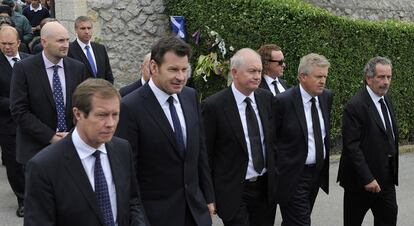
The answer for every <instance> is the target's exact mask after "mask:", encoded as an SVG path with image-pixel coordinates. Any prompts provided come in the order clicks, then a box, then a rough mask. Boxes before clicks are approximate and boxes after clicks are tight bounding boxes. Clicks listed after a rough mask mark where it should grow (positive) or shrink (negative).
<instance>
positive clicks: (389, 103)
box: [384, 95, 398, 141]
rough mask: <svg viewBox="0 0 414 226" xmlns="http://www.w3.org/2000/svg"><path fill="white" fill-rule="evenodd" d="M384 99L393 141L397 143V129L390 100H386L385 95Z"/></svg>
mask: <svg viewBox="0 0 414 226" xmlns="http://www.w3.org/2000/svg"><path fill="white" fill-rule="evenodd" d="M384 99H385V103H386V104H387V107H388V111H389V113H390V116H391V123H392V130H393V132H394V136H395V140H396V141H398V127H397V121H396V120H395V112H394V107H393V105H392V103H391V100H390V98H388V96H387V95H385V96H384Z"/></svg>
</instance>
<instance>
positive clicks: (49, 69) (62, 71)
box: [42, 51, 66, 106]
mask: <svg viewBox="0 0 414 226" xmlns="http://www.w3.org/2000/svg"><path fill="white" fill-rule="evenodd" d="M42 56H43V62H45V67H46V73H47V78H48V79H49V84H50V89H51V90H52V94H53V66H55V64H54V63H52V62H50V60H48V59H47V57H46V56H45V52H44V51H42ZM56 65H59V66H60V67H59V70H58V75H59V80H60V84H61V85H62V93H63V103H64V104H65V106H66V79H65V68H64V67H63V59H60V61H59V62H58V63H57V64H56Z"/></svg>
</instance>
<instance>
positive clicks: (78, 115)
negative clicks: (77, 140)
mask: <svg viewBox="0 0 414 226" xmlns="http://www.w3.org/2000/svg"><path fill="white" fill-rule="evenodd" d="M72 112H73V119H75V120H76V121H79V119H80V118H81V115H82V112H81V111H80V110H79V109H78V108H77V107H74V108H72Z"/></svg>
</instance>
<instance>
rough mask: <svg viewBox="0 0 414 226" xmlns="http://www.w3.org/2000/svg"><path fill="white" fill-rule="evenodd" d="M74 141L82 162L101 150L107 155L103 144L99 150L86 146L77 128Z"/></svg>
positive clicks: (73, 135) (73, 134) (73, 137)
mask: <svg viewBox="0 0 414 226" xmlns="http://www.w3.org/2000/svg"><path fill="white" fill-rule="evenodd" d="M72 141H73V145H74V146H75V148H76V151H77V152H78V154H79V158H80V159H81V160H82V159H85V158H87V157H89V156H91V155H92V154H93V153H95V151H96V150H99V151H101V152H102V153H105V154H107V151H106V147H105V144H101V146H99V147H98V148H93V147H91V146H89V145H88V144H86V143H85V142H84V141H83V140H82V138H81V137H80V135H79V133H78V128H76V127H75V129H74V130H73V133H72Z"/></svg>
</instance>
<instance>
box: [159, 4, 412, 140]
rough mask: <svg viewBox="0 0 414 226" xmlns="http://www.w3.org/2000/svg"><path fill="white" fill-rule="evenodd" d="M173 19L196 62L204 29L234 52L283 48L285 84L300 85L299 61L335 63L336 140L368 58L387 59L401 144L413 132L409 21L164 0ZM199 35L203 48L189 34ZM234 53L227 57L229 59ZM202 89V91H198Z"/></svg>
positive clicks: (292, 7)
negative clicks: (180, 20) (180, 21)
mask: <svg viewBox="0 0 414 226" xmlns="http://www.w3.org/2000/svg"><path fill="white" fill-rule="evenodd" d="M165 1H166V4H167V13H168V14H169V15H182V16H184V17H185V20H186V24H185V25H186V27H185V28H186V32H187V36H188V37H190V38H188V40H187V41H188V42H189V43H190V44H191V45H192V46H193V47H194V57H193V61H194V60H195V59H196V58H197V56H198V55H200V54H206V53H208V52H209V51H210V50H209V48H208V47H209V46H207V45H206V44H205V43H206V39H207V38H208V35H207V34H206V28H205V26H208V27H210V28H211V29H212V30H214V31H217V32H218V33H219V34H220V35H221V36H222V37H223V39H224V40H225V41H226V45H227V46H230V45H232V46H233V47H235V49H236V50H237V49H240V48H243V47H250V48H253V49H258V47H260V46H261V45H262V44H264V43H276V44H278V45H280V46H281V47H282V49H283V52H284V55H285V60H286V62H287V69H286V70H285V75H284V79H286V80H287V81H288V82H289V83H290V84H292V85H296V84H297V83H298V82H297V79H296V76H297V67H298V64H299V59H300V57H302V56H304V55H306V54H308V53H310V52H315V53H319V54H322V55H324V56H326V57H327V58H328V59H329V60H330V62H331V69H330V70H329V77H328V84H327V86H328V88H330V89H331V90H333V91H334V93H335V98H334V108H333V112H332V136H333V138H334V141H338V140H339V138H340V127H341V117H342V111H343V105H344V104H345V103H346V102H347V101H348V100H349V99H350V97H351V96H352V95H353V94H354V93H355V92H356V91H357V90H358V89H359V88H361V86H362V75H363V73H362V70H363V67H364V65H365V63H366V62H367V61H368V59H370V58H372V57H374V56H377V55H382V56H387V57H389V58H390V59H391V60H392V61H393V82H392V87H391V90H390V93H391V96H392V99H393V100H394V103H395V107H396V112H397V117H398V122H399V128H400V136H401V141H402V142H410V141H412V139H413V133H414V126H413V125H414V112H413V110H412V109H413V106H414V78H413V75H414V42H413V41H414V25H413V24H410V23H406V22H397V21H385V22H371V21H366V20H352V19H349V18H345V17H338V16H335V15H333V14H331V13H329V12H327V11H325V10H323V9H319V8H316V7H313V6H311V5H309V4H307V3H303V2H302V1H299V0H290V1H288V0H267V1H266V0H251V1H248V0H208V1H207V0H181V1H174V0H165ZM197 30H200V31H201V39H200V43H201V44H195V43H194V40H192V39H191V34H192V33H193V32H195V31H197ZM230 55H231V54H229V56H227V57H230ZM197 88H202V87H197Z"/></svg>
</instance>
